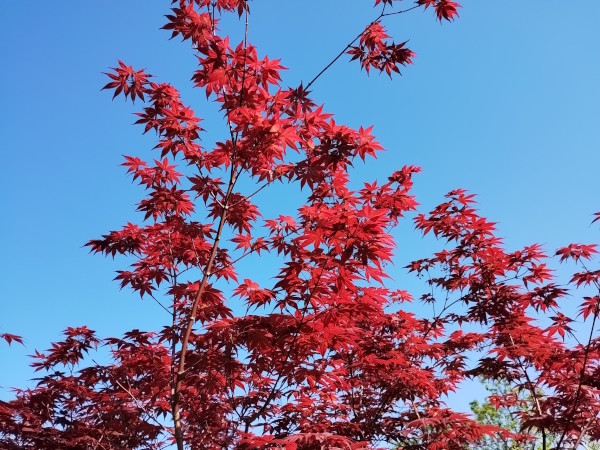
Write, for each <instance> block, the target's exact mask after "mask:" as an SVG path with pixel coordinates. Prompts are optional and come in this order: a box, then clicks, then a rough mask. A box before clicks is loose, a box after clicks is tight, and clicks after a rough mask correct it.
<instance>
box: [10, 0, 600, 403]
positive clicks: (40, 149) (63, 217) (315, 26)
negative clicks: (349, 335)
mask: <svg viewBox="0 0 600 450" xmlns="http://www.w3.org/2000/svg"><path fill="white" fill-rule="evenodd" d="M169 3H170V2H169V1H162V2H159V1H157V0H155V1H148V0H145V1H142V0H135V1H134V0H126V1H125V0H111V1H108V0H106V1H102V2H82V1H73V0H62V1H60V2H17V1H12V2H9V1H3V2H0V17H1V18H2V19H0V20H1V22H2V26H1V27H0V56H1V57H2V69H1V70H0V99H1V100H0V105H1V110H0V135H1V136H2V137H1V140H0V149H1V151H2V167H4V169H3V170H2V172H3V173H2V177H0V206H1V208H2V209H1V211H2V212H1V213H0V217H1V220H0V252H1V255H2V258H1V259H0V306H1V313H0V332H10V333H15V334H19V335H22V336H23V337H24V338H25V342H26V347H25V348H22V347H20V346H13V347H11V348H10V349H9V348H8V347H7V346H6V345H2V344H0V360H1V361H2V363H1V364H0V366H1V367H2V370H0V386H1V388H0V398H6V397H7V396H8V395H9V394H8V389H7V388H8V387H10V386H23V385H24V383H25V380H27V379H29V378H31V377H32V372H31V370H30V369H29V368H28V362H29V361H28V359H27V357H26V356H25V355H27V354H31V353H33V350H34V349H36V348H38V349H46V348H47V347H48V345H49V343H50V342H51V341H52V340H56V339H58V338H59V337H60V332H61V330H62V329H64V328H65V327H67V326H77V325H81V324H87V325H88V326H89V327H90V328H92V329H95V330H97V331H98V333H99V334H100V335H101V336H109V335H118V334H120V333H121V332H123V331H125V330H127V329H131V328H141V329H149V328H152V327H154V326H156V324H159V323H161V317H160V314H161V313H160V309H159V308H157V307H156V305H154V304H152V303H150V302H143V303H141V302H140V301H139V298H136V296H134V295H132V294H130V292H128V291H119V289H118V285H117V283H116V282H113V281H111V280H112V278H113V277H114V271H115V270H116V269H119V268H124V266H125V264H124V262H123V261H117V262H112V261H111V260H105V259H104V258H102V257H100V256H92V255H89V254H88V251H87V249H86V248H83V247H82V245H83V244H84V243H85V242H87V241H88V240H89V239H91V238H96V237H99V236H100V235H101V234H103V233H106V232H108V231H109V230H112V229H117V228H119V227H120V226H121V225H122V224H124V223H125V222H126V221H128V220H130V221H134V220H141V216H139V215H138V214H136V213H134V209H135V208H134V205H135V203H136V202H137V201H138V200H139V199H140V198H141V192H140V191H139V189H138V188H137V187H136V186H135V185H132V184H131V182H130V179H129V178H128V177H126V176H125V175H124V170H123V169H122V168H121V167H119V164H120V163H121V162H122V156H121V155H122V154H134V155H140V156H142V157H147V158H151V157H153V156H154V157H156V156H155V155H154V154H151V153H150V148H151V147H152V146H153V145H154V140H153V138H152V137H151V136H150V137H148V136H147V137H141V135H140V132H141V130H140V129H139V128H136V127H133V126H131V124H132V123H133V121H134V118H133V116H132V115H131V113H132V112H133V111H134V110H135V109H134V108H132V107H131V105H129V104H127V105H126V104H124V103H123V102H122V100H120V99H119V100H118V101H114V102H112V101H111V98H110V97H111V96H110V95H109V94H108V93H106V92H100V90H99V89H100V87H101V86H102V85H103V84H105V82H106V79H105V77H104V75H102V74H101V72H103V71H106V70H107V68H108V67H110V66H114V65H115V62H116V59H117V58H120V59H122V60H124V61H126V62H127V63H128V64H132V65H134V66H135V67H137V68H140V67H145V68H147V70H148V71H149V72H150V73H153V74H154V75H156V76H157V79H159V80H161V81H163V80H164V81H169V82H171V83H173V84H174V85H175V86H177V87H178V88H179V89H180V90H181V91H182V93H183V95H184V98H185V100H186V102H188V103H191V104H192V105H194V104H197V105H201V107H199V109H198V110H197V111H196V112H197V114H199V115H200V116H201V117H203V118H204V119H205V122H204V123H203V125H204V127H205V128H206V129H207V130H208V131H209V133H208V134H207V138H206V140H207V142H210V141H211V139H212V140H214V139H218V138H219V136H218V134H216V133H212V134H211V130H215V129H220V128H219V127H220V126H221V125H219V120H218V119H219V117H220V116H219V115H216V116H215V114H214V113H213V112H214V110H212V109H210V108H206V107H205V106H202V105H205V104H204V102H202V97H203V95H204V94H203V93H202V92H200V91H194V90H193V89H191V82H190V81H189V80H190V76H191V73H192V70H193V69H194V67H195V64H196V63H195V61H194V58H193V57H192V56H191V53H190V52H189V50H188V46H187V44H181V43H179V41H178V40H177V39H175V40H172V41H168V36H169V35H168V33H167V32H165V31H159V30H158V29H159V27H160V26H162V25H163V23H164V18H163V17H162V16H163V15H164V14H165V13H167V12H168V7H169ZM462 3H463V6H464V8H463V9H462V10H461V11H460V14H461V17H460V18H459V19H458V20H457V21H456V22H454V23H452V24H450V23H444V24H443V25H440V24H439V23H438V22H436V21H435V20H434V18H433V13H432V12H431V11H430V10H428V11H427V12H425V13H423V12H422V11H414V12H413V13H411V14H407V15H405V16H398V17H391V18H389V19H388V20H387V21H386V22H385V23H386V25H387V26H388V29H389V31H390V34H392V35H393V36H394V37H395V38H396V41H401V40H406V39H410V42H409V46H410V48H412V49H413V50H414V51H416V52H417V57H416V59H415V64H414V65H412V66H409V67H407V68H405V69H404V70H403V74H404V76H403V77H396V78H395V79H394V80H393V81H389V79H387V78H386V77H385V76H382V77H380V76H377V75H376V74H372V75H371V76H370V77H367V76H366V74H365V73H364V72H360V71H359V67H358V65H357V64H356V63H352V64H349V63H348V62H347V61H348V58H344V59H342V60H341V61H339V62H338V63H337V64H336V65H335V66H334V67H333V68H332V69H331V70H330V71H329V72H328V73H327V74H326V75H325V76H323V77H322V78H321V79H319V81H318V82H317V83H316V84H315V85H314V90H313V97H314V98H315V99H316V100H317V101H318V102H324V103H325V105H326V109H327V110H328V111H330V112H333V113H335V114H336V120H337V121H338V122H341V123H346V124H349V125H352V126H358V125H371V124H373V125H375V133H376V136H377V137H378V139H379V141H380V142H381V143H382V144H383V145H384V146H385V147H386V149H387V152H386V153H385V154H383V155H382V156H381V158H380V159H379V160H378V161H377V162H374V163H371V164H370V166H368V167H367V168H360V171H361V176H362V177H363V178H366V179H369V178H379V179H383V178H384V177H385V176H386V175H387V174H388V173H389V172H391V170H393V169H395V168H399V167H401V166H402V165H404V164H416V165H419V166H421V167H422V168H423V172H422V173H421V174H420V175H419V176H418V177H416V186H415V193H416V195H417V199H418V200H419V201H420V203H422V205H423V209H427V208H429V207H432V206H433V205H435V204H436V203H437V202H439V201H440V200H441V199H442V196H443V194H444V193H446V192H447V191H449V190H450V189H453V188H456V187H464V188H466V189H468V190H469V191H471V192H474V193H477V194H478V199H479V202H480V207H481V210H482V212H483V214H484V215H486V216H487V217H489V218H490V219H491V220H493V221H496V222H499V229H500V234H501V235H502V236H503V237H504V238H505V241H506V243H507V245H509V246H511V247H514V246H520V245H525V244H529V243H533V242H539V243H541V244H543V245H544V246H545V247H546V248H548V249H549V250H552V249H554V248H556V247H557V246H560V245H564V244H566V243H569V242H571V241H578V242H579V241H582V242H593V241H598V240H599V239H598V237H599V233H600V230H599V228H600V227H599V226H598V225H597V224H596V226H592V227H588V225H589V222H590V220H591V215H592V213H593V212H595V211H599V210H600V200H599V196H598V193H599V187H598V169H599V167H600V157H599V156H598V150H599V147H600V146H599V144H600V127H599V125H598V124H599V123H600V88H599V80H600V53H599V50H598V49H599V48H600V31H599V30H598V22H597V21H598V17H600V2H598V1H596V0H593V1H592V0H587V1H586V0H582V1H580V2H567V1H547V2H523V1H519V2H517V1H508V2H490V1H481V0H480V1H476V0H464V1H463V2H462ZM407 4H408V3H407ZM371 6H372V2H370V1H365V0H361V1H358V0H352V1H348V0H345V1H339V0H336V1H333V0H328V1H304V2H282V1H272V0H271V1H257V2H255V3H253V5H252V15H251V17H250V40H251V41H252V42H253V43H254V44H255V45H256V46H257V47H258V49H259V52H260V53H261V54H268V55H269V56H270V57H272V58H282V63H283V65H285V66H286V67H289V68H290V70H289V71H287V72H286V73H285V79H284V84H285V85H290V86H294V85H296V84H298V83H299V81H300V80H304V81H306V80H309V79H310V78H312V77H313V76H314V75H315V74H316V73H317V72H318V71H319V70H320V69H321V67H322V66H324V65H325V64H326V63H327V62H328V61H329V60H330V59H331V58H332V57H333V56H334V55H335V54H336V53H337V52H338V51H339V50H340V49H341V48H343V47H344V46H345V45H346V43H347V42H348V40H349V39H350V38H351V37H353V36H354V35H356V34H357V33H358V32H359V31H361V30H362V29H363V27H364V26H365V25H366V23H368V22H369V21H370V20H371V18H373V17H374V16H375V15H376V12H375V11H374V10H373V9H372V7H371ZM236 28H237V29H238V30H239V28H240V27H239V26H237V25H236ZM203 108H204V109H203ZM271 195H274V197H273V202H274V203H275V204H276V202H277V194H276V193H275V194H271ZM411 230H412V225H411V224H410V223H409V222H407V223H406V224H404V225H403V226H402V227H401V228H400V231H399V232H398V241H399V242H398V243H399V250H398V264H397V266H396V267H395V268H393V269H392V270H393V271H397V272H398V273H397V274H394V273H392V275H394V277H395V278H396V279H400V278H401V277H402V275H401V274H400V272H401V269H400V267H401V266H402V265H403V264H405V263H406V262H408V260H409V258H410V257H412V256H426V255H427V245H428V244H425V243H423V241H422V240H421V238H420V236H419V235H417V234H416V233H414V232H412V231H411ZM242 278H243V277H242ZM461 396H462V397H463V400H464V401H463V402H462V406H464V405H465V404H466V403H465V402H466V401H468V400H469V399H471V398H472V395H471V393H463V394H461ZM459 403H460V402H459Z"/></svg>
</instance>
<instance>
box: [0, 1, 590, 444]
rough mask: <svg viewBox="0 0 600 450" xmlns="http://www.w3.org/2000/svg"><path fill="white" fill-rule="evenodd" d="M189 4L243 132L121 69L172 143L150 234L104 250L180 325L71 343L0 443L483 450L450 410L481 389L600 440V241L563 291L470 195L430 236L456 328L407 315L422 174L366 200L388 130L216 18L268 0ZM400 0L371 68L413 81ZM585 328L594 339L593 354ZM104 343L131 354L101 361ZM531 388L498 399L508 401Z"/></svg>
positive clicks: (442, 304)
mask: <svg viewBox="0 0 600 450" xmlns="http://www.w3.org/2000/svg"><path fill="white" fill-rule="evenodd" d="M173 3H174V4H175V5H174V7H173V9H172V12H171V14H169V15H167V16H166V17H167V23H166V25H165V26H164V28H165V29H167V30H169V31H170V32H171V36H172V37H175V36H181V38H182V39H183V40H187V41H190V42H191V43H192V46H193V49H194V52H195V53H196V56H197V58H198V61H199V67H198V69H197V70H196V72H195V73H194V74H193V82H194V83H195V85H196V87H197V88H198V89H201V90H203V91H204V93H205V94H206V96H207V97H208V98H210V99H211V100H213V101H215V102H217V103H218V104H219V105H220V107H221V109H222V111H223V114H224V118H225V121H226V123H227V128H228V129H229V134H228V135H226V136H223V137H222V139H221V140H220V141H218V142H217V143H216V144H215V145H214V147H213V148H211V149H206V148H204V147H202V146H201V145H200V142H199V136H200V134H201V133H202V131H203V130H202V128H201V126H200V121H201V120H200V118H199V117H198V116H197V115H196V114H195V112H194V111H193V109H192V108H191V107H190V106H187V105H186V104H185V103H184V102H183V101H182V99H181V97H180V95H179V93H178V91H177V90H176V89H175V88H174V87H173V86H171V85H170V84H167V83H158V82H151V81H150V79H151V78H150V75H148V74H146V73H145V72H144V71H143V70H134V69H133V68H132V67H130V66H127V65H125V64H124V63H122V62H121V61H119V65H118V67H116V68H114V69H113V72H111V73H109V74H108V77H109V78H110V82H109V83H108V84H107V85H106V86H105V89H112V90H113V91H114V95H115V96H116V95H120V94H122V95H124V97H125V98H130V99H131V100H132V101H134V100H135V99H136V98H139V99H140V100H142V101H144V102H145V103H144V107H143V108H142V110H141V111H140V112H139V113H137V116H138V120H137V124H139V125H141V126H142V131H143V132H144V133H146V132H148V131H151V130H153V131H154V132H155V133H156V137H157V144H156V147H155V149H156V150H158V152H157V158H156V159H153V158H150V159H149V160H145V159H142V158H140V157H137V156H126V157H125V162H124V163H123V165H124V166H125V167H126V168H127V172H128V174H129V175H131V177H132V178H133V180H137V181H138V182H139V183H140V185H141V186H142V187H143V188H144V189H145V190H146V196H145V197H144V198H143V199H142V200H141V201H140V203H139V204H138V210H139V211H140V212H142V213H143V219H142V220H141V221H140V223H138V224H132V223H128V224H126V225H125V226H124V227H123V228H121V229H120V230H115V231H111V232H110V233H108V234H106V235H104V236H102V237H101V238H100V239H95V240H91V241H90V242H89V243H88V244H87V245H88V246H89V247H90V249H91V251H92V252H94V253H101V254H104V255H107V256H108V255H110V256H113V257H114V256H116V255H125V256H128V257H129V258H131V260H132V263H131V266H130V267H129V268H127V270H122V271H119V272H118V274H117V277H116V278H117V280H118V281H119V282H120V284H121V286H122V287H125V286H128V287H130V288H132V289H133V290H134V291H135V292H137V293H139V295H140V296H141V297H144V298H146V297H149V296H152V297H153V298H154V299H155V300H156V301H160V302H162V303H161V305H162V306H163V307H164V309H166V310H167V311H168V312H169V319H168V321H167V323H165V325H164V327H163V328H162V329H160V330H158V331H154V332H146V331H140V330H137V329H135V330H132V331H130V332H128V333H126V334H125V335H124V336H123V337H122V338H105V339H103V338H99V337H97V336H96V335H95V333H94V332H93V331H92V330H89V329H88V328H86V327H85V326H84V327H79V328H68V329H67V330H65V339H64V340H63V341H61V342H57V343H53V344H52V346H51V348H50V349H49V350H47V351H46V352H36V353H35V355H34V356H33V364H32V365H33V367H35V369H36V370H37V371H40V372H41V377H40V378H39V379H37V385H36V386H35V387H34V388H32V389H27V390H19V391H17V392H16V395H15V398H14V399H13V400H11V401H6V402H0V447H1V448H3V449H48V450H49V449H58V448H60V449H67V450H76V449H106V450H108V449H114V450H116V449H161V448H165V446H166V445H168V444H175V445H176V446H177V448H178V449H180V450H181V449H183V448H193V449H213V448H237V449H240V450H241V449H250V448H288V449H306V450H309V449H317V448H323V449H325V448H356V449H358V448H375V447H377V446H380V445H388V446H389V445H398V446H400V448H406V449H430V450H435V449H464V448H467V447H468V446H469V445H472V444H474V443H476V442H477V441H478V440H480V439H481V438H482V437H483V436H486V435H495V434H500V435H502V436H506V435H507V434H506V433H507V432H506V431H503V430H499V429H497V428H495V427H491V426H487V425H481V424H478V423H477V422H475V421H474V420H472V419H471V418H470V417H468V416H467V415H465V414H460V413H457V412H454V411H452V410H451V409H449V408H448V407H447V406H446V405H445V403H444V398H445V395H447V394H449V393H451V392H453V391H456V390H457V389H459V385H460V383H461V382H462V381H464V380H465V379H467V378H469V377H475V376H480V377H484V378H488V379H492V380H493V379H504V380H508V381H509V382H510V383H511V384H512V385H513V386H514V387H515V388H516V389H517V391H520V392H523V393H525V394H528V395H525V396H523V397H526V398H530V399H531V405H529V406H528V407H526V408H523V411H524V412H523V417H521V421H522V423H523V424H524V429H523V430H522V433H523V435H524V436H525V438H527V436H526V435H527V434H528V433H530V432H531V430H538V432H539V431H540V430H541V432H542V433H552V434H553V435H554V436H556V440H555V443H556V444H557V445H558V447H559V448H575V447H576V446H577V445H578V444H579V442H581V439H582V437H583V436H584V435H586V436H587V437H590V438H592V439H598V438H600V424H599V422H598V421H597V416H598V414H599V412H600V383H599V382H598V380H600V364H599V362H600V340H599V339H598V337H597V335H596V334H595V328H596V321H597V317H598V314H599V303H600V295H599V294H598V290H599V282H600V270H597V269H596V268H595V267H588V266H587V265H588V264H593V258H594V257H595V256H596V254H597V250H596V247H595V246H594V245H589V244H585V245H584V244H571V245H568V246H567V247H564V248H562V249H559V250H558V251H557V252H556V255H557V256H559V257H560V261H561V262H562V261H565V262H569V263H571V264H574V265H575V267H576V268H575V269H574V271H575V273H574V275H573V276H572V280H571V286H563V285H561V284H560V283H559V281H558V280H556V279H555V275H554V273H553V271H552V270H551V269H550V268H549V267H550V266H551V262H550V260H549V258H548V257H547V256H546V255H545V254H544V252H543V251H542V249H541V247H540V246H538V245H531V246H528V247H525V248H523V249H519V250H516V251H507V250H506V249H505V248H504V246H503V245H502V242H501V240H500V239H499V238H498V237H497V236H496V229H495V225H494V223H492V222H490V221H488V220H486V219H485V218H483V217H481V216H479V215H478V213H477V211H476V209H475V207H474V203H475V201H474V196H473V195H472V194H468V193H467V192H465V191H464V190H462V189H457V190H454V191H452V192H450V193H449V194H448V195H447V198H446V199H445V201H444V202H442V203H441V204H440V205H438V206H437V207H435V208H434V209H433V210H432V211H431V212H430V213H428V214H423V213H421V214H418V215H416V218H415V225H416V228H417V229H418V230H420V231H421V232H422V233H423V234H433V235H434V236H435V237H437V238H438V239H439V240H440V241H441V242H442V243H443V248H442V249H441V250H439V251H438V252H436V253H434V254H433V255H432V256H430V257H427V258H423V259H420V260H417V261H414V262H412V263H410V264H409V265H408V266H407V269H408V271H409V272H413V273H414V274H416V275H417V276H419V277H421V278H423V280H424V281H425V283H426V285H427V286H426V293H425V294H423V295H422V296H421V297H420V299H421V301H422V302H423V303H424V304H425V305H426V306H427V305H428V304H431V305H432V306H433V307H434V308H435V309H434V313H433V314H432V315H430V316H425V315H423V316H419V315H416V314H414V313H410V312H407V310H406V308H405V303H406V302H409V301H411V300H412V298H413V297H412V295H411V294H410V293H408V292H406V291H404V290H397V289H391V288H389V287H388V285H390V284H391V283H390V282H389V276H390V275H389V272H388V270H389V267H390V264H391V263H392V258H393V252H394V248H395V244H394V240H393V238H392V235H391V231H392V230H393V229H394V227H395V226H396V225H397V224H398V223H399V221H400V220H401V219H403V218H404V216H405V215H407V214H409V213H412V212H413V211H415V210H416V208H417V202H416V200H415V198H414V196H413V195H412V194H411V188H412V183H413V181H412V177H413V175H415V174H416V173H418V172H419V170H420V169H419V168H418V167H414V166H405V167H402V168H399V169H398V170H395V171H392V173H391V174H390V175H389V177H388V178H387V180H385V181H384V182H378V181H370V182H366V183H364V185H363V187H362V188H359V189H355V188H354V187H353V186H355V184H352V183H351V179H350V174H349V172H348V170H349V168H350V167H352V166H358V165H359V164H362V163H363V162H364V161H366V160H368V159H369V158H376V156H377V154H378V152H379V151H381V150H382V146H381V145H380V144H379V143H378V142H377V141H376V140H375V138H374V136H373V134H372V127H360V128H358V129H353V128H350V127H348V126H345V125H342V124H339V123H337V122H336V121H335V120H334V118H333V116H332V114H330V113H327V112H325V109H324V107H323V106H321V105H317V103H316V102H315V101H314V100H313V99H311V98H310V96H309V95H310V92H309V91H308V90H307V89H308V87H309V86H310V84H312V83H313V82H314V81H315V80H316V78H318V76H320V74H319V75H317V77H316V78H315V80H313V81H311V82H310V83H308V84H307V86H306V87H304V86H303V85H300V86H299V87H296V88H284V87H282V81H281V80H282V75H281V73H282V70H283V69H284V67H283V66H282V65H281V64H280V61H279V60H278V59H271V58H268V57H266V56H259V54H258V51H257V49H256V48H255V47H254V46H252V45H251V44H250V43H248V42H247V41H246V39H244V40H243V41H242V42H240V43H239V44H237V45H231V44H230V42H229V38H228V37H227V35H225V34H223V35H222V34H220V31H219V30H218V27H217V19H216V18H215V15H216V16H219V15H220V14H228V13H232V14H234V15H240V16H241V15H247V14H249V8H248V4H247V2H246V1H244V0H217V1H214V2H212V1H208V0H196V1H192V0H178V1H174V2H173ZM395 4H396V2H393V1H392V0H376V1H375V5H376V6H377V5H379V8H382V10H381V13H380V15H379V17H378V19H377V20H375V21H374V22H372V23H371V24H370V25H368V26H367V27H366V29H365V31H364V32H362V33H361V34H360V36H359V37H358V38H357V39H356V40H357V41H358V44H357V45H356V46H353V45H354V42H352V43H350V45H349V46H348V47H347V48H348V49H349V50H348V53H350V54H351V55H352V59H357V60H359V62H360V64H361V66H362V67H363V68H364V69H365V70H366V71H367V72H369V70H370V69H371V68H374V69H376V70H379V71H380V72H386V73H387V74H388V75H391V74H392V73H393V72H399V66H401V65H406V64H409V63H411V62H412V57H413V55H414V54H413V52H412V51H411V50H408V49H407V48H406V47H405V43H402V44H394V43H393V42H392V41H390V38H389V36H388V35H387V33H386V31H385V28H384V26H383V24H382V20H384V19H385V18H387V17H389V16H392V15H393V14H395V13H393V9H391V8H393V7H394V5H395ZM430 6H431V7H432V8H434V9H435V13H436V15H437V18H438V19H439V20H440V21H441V20H442V19H446V20H452V19H454V18H455V17H456V16H457V8H458V7H459V5H458V4H457V3H455V2H452V1H447V0H418V1H417V2H416V5H415V6H414V8H416V7H424V8H425V9H426V8H428V7H430ZM385 8H388V9H387V10H386V9H385ZM410 9H412V8H409V9H407V10H402V11H397V13H400V12H402V13H404V12H407V11H408V10H410ZM343 54H344V52H342V53H340V55H343ZM321 73H323V72H321ZM241 179H243V180H244V181H243V182H240V180H241ZM281 182H287V183H289V184H291V185H292V186H294V185H295V186H297V187H298V190H301V189H302V192H303V193H304V194H305V195H306V202H305V203H304V204H303V205H302V206H300V207H299V208H298V209H297V211H296V213H295V214H294V215H285V214H278V215H275V216H272V215H270V214H268V213H267V211H268V209H266V208H264V205H261V204H260V202H259V199H258V194H259V193H260V192H261V191H263V190H265V189H269V188H272V189H277V186H279V183H281ZM596 216H597V217H596V219H595V220H598V214H596ZM269 254H271V255H272V256H273V258H271V260H276V261H278V263H279V264H280V266H279V268H278V269H276V270H275V274H274V275H275V276H274V277H273V278H268V277H267V276H265V277H264V279H261V280H258V279H251V278H250V277H249V276H245V275H243V274H239V273H238V271H239V270H241V268H242V267H243V266H242V265H241V263H240V261H242V260H244V259H245V258H247V257H249V256H250V255H253V256H260V257H263V256H266V255H269ZM557 259H558V258H557ZM578 289H581V291H579V294H578V293H577V292H578ZM569 296H570V298H569V299H568V302H569V303H573V302H575V301H576V300H574V299H576V298H579V297H581V298H580V299H579V313H580V316H579V317H571V316H570V315H569V314H568V313H567V311H568V310H569V309H568V308H566V309H565V308H563V302H564V301H566V300H567V297H569ZM415 297H418V296H415ZM575 325H577V326H578V327H579V328H581V327H582V326H583V325H585V326H588V327H590V328H591V330H592V331H591V332H590V334H589V336H587V337H586V338H585V339H583V340H582V339H580V340H579V342H576V341H575V339H574V331H573V330H574V328H575ZM0 338H1V339H4V340H5V341H7V342H8V343H9V344H10V343H11V342H12V341H16V342H21V339H20V338H19V337H18V336H14V335H11V334H0ZM574 342H575V344H574ZM98 348H99V349H100V350H101V351H102V350H106V351H107V352H108V353H109V356H110V357H109V358H104V359H102V360H101V361H100V362H97V361H96V360H95V359H94V358H93V357H91V356H90V353H91V352H95V351H96V349H98ZM104 356H106V355H104ZM106 360H108V362H106ZM511 395H513V397H514V398H513V397H510V396H509V395H506V396H501V395H500V396H496V397H494V398H493V399H492V400H493V402H494V403H495V404H497V405H498V406H502V405H508V404H511V402H514V401H515V398H517V397H515V396H514V394H511ZM519 398H520V397H519ZM544 435H545V434H544ZM520 437H523V436H521V435H520Z"/></svg>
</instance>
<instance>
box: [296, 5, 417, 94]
mask: <svg viewBox="0 0 600 450" xmlns="http://www.w3.org/2000/svg"><path fill="white" fill-rule="evenodd" d="M420 6H421V5H419V4H417V5H415V6H412V7H410V8H407V9H403V10H401V11H396V12H390V13H386V12H385V5H383V9H382V10H381V13H380V14H379V15H378V16H377V18H375V19H373V20H372V21H371V23H370V24H369V25H367V27H366V28H365V29H364V30H363V31H361V32H360V33H358V34H357V35H356V37H355V38H354V39H352V40H351V41H350V42H349V43H348V45H346V47H344V49H343V50H342V51H341V52H339V53H338V54H337V56H336V57H335V58H333V59H332V60H331V61H330V62H329V64H327V65H326V66H325V67H324V68H323V69H322V70H321V71H320V72H319V73H318V74H317V75H315V77H314V78H313V79H312V80H310V81H309V82H308V84H307V85H306V87H305V88H304V89H305V90H307V89H308V88H309V87H310V86H312V84H313V83H314V82H315V81H317V80H318V79H319V77H320V76H321V75H323V74H324V73H325V72H327V69H329V68H330V67H331V66H333V65H334V64H335V62H336V61H337V60H338V59H340V58H341V57H342V56H343V55H344V54H345V53H346V52H347V51H348V50H350V49H351V48H352V45H354V43H355V42H356V40H357V39H359V38H360V37H361V36H362V35H363V34H364V33H365V32H366V31H367V30H368V29H369V28H371V27H372V26H373V25H375V24H376V23H377V22H379V21H380V20H381V19H382V18H384V17H388V16H396V15H398V14H404V13H407V12H409V11H412V10H413V9H416V8H418V7H420Z"/></svg>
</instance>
